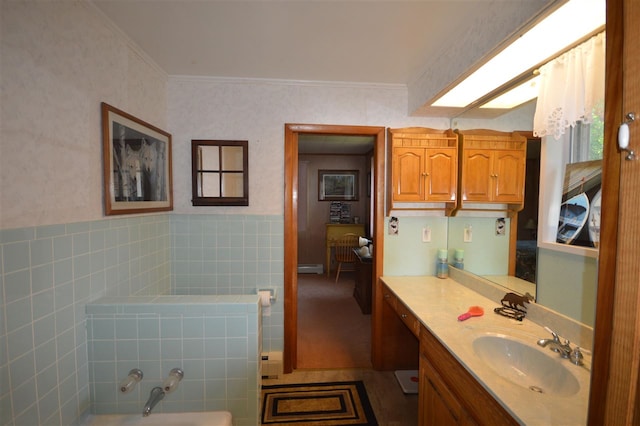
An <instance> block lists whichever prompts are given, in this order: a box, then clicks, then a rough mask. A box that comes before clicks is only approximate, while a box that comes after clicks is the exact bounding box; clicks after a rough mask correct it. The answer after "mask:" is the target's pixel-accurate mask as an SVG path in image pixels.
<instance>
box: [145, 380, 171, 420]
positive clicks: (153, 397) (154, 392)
mask: <svg viewBox="0 0 640 426" xmlns="http://www.w3.org/2000/svg"><path fill="white" fill-rule="evenodd" d="M164 395H165V392H164V391H163V390H162V388H161V387H160V386H156V387H155V388H153V389H151V393H150V394H149V399H148V400H147V403H146V404H144V410H142V417H147V416H149V414H151V410H153V407H155V406H156V404H157V403H158V402H160V401H161V400H162V398H164Z"/></svg>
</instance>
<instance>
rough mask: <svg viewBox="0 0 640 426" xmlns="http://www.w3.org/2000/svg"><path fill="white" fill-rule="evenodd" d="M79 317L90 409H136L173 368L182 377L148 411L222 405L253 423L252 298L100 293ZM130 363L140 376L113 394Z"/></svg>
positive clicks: (255, 345)
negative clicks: (83, 316)
mask: <svg viewBox="0 0 640 426" xmlns="http://www.w3.org/2000/svg"><path fill="white" fill-rule="evenodd" d="M87 315H88V318H87V334H88V336H89V337H88V349H89V381H90V389H91V394H92V395H93V396H94V397H93V398H92V410H91V411H92V412H93V413H96V414H112V413H119V414H128V413H135V414H137V413H141V412H142V407H144V404H145V402H146V401H147V399H148V397H149V393H150V391H151V389H152V388H153V387H155V386H161V385H162V382H163V380H164V379H165V378H166V377H167V376H168V373H169V371H171V369H172V368H181V369H182V370H183V371H184V378H183V379H182V381H181V382H180V384H179V386H178V388H177V389H176V390H175V391H174V392H171V393H170V394H167V395H166V396H165V397H164V399H163V400H162V401H161V402H160V403H159V404H158V405H157V406H156V407H155V408H154V411H153V412H154V413H159V412H162V411H165V412H185V411H218V410H225V411H231V413H232V415H233V418H234V424H235V425H247V426H254V425H256V424H257V423H258V411H259V404H260V401H259V394H260V392H259V385H260V361H259V360H260V329H259V315H260V307H259V304H258V298H257V296H255V295H253V296H249V295H246V296H168V297H167V296H160V297H156V298H151V297H142V298H139V297H134V298H102V299H99V300H98V301H96V302H95V303H92V304H90V305H87ZM132 368H139V369H140V370H142V372H143V379H142V381H141V382H140V383H139V384H138V385H137V386H136V387H135V389H134V390H133V391H132V392H130V393H127V394H123V393H120V392H118V384H119V383H120V382H121V381H122V380H123V379H124V378H126V377H127V374H128V372H129V371H130V370H131V369H132Z"/></svg>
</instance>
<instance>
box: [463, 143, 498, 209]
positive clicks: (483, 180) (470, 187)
mask: <svg viewBox="0 0 640 426" xmlns="http://www.w3.org/2000/svg"><path fill="white" fill-rule="evenodd" d="M462 161H463V163H462V195H461V196H462V200H463V201H484V202H488V201H491V199H492V193H493V187H492V182H491V181H492V179H491V177H490V176H491V151H489V150H486V149H468V150H466V151H464V157H463V160H462Z"/></svg>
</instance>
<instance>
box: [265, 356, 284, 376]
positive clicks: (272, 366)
mask: <svg viewBox="0 0 640 426" xmlns="http://www.w3.org/2000/svg"><path fill="white" fill-rule="evenodd" d="M261 357H262V377H278V376H281V375H282V372H283V364H282V352H263V353H262V354H261Z"/></svg>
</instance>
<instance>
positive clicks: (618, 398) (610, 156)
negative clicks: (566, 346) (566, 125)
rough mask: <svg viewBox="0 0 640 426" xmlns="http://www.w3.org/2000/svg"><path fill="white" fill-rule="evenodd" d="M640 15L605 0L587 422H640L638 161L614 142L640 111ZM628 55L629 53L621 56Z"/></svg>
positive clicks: (634, 131)
mask: <svg viewBox="0 0 640 426" xmlns="http://www.w3.org/2000/svg"><path fill="white" fill-rule="evenodd" d="M639 21H640V7H639V6H638V4H637V3H636V0H607V37H606V73H605V127H604V129H605V137H604V156H603V157H604V160H603V171H602V217H601V223H600V235H601V239H600V255H599V261H598V293H597V306H596V321H595V327H594V354H593V360H592V373H591V388H590V390H591V393H590V396H589V417H588V424H589V425H594V426H595V425H603V424H611V425H613V424H621V425H622V424H625V425H627V424H628V425H632V424H633V425H640V389H639V388H640V366H639V363H638V350H639V348H640V312H639V309H640V290H639V289H638V278H639V277H640V267H639V266H638V259H637V256H638V254H640V250H639V249H638V243H637V233H636V232H637V230H638V228H639V226H640V219H638V216H637V210H636V209H637V203H638V200H639V195H638V192H637V188H638V186H640V163H639V162H638V161H627V160H625V159H624V157H625V156H626V153H621V152H620V150H619V149H618V147H617V145H618V144H617V130H618V126H619V125H620V123H622V122H623V121H624V114H625V113H626V112H629V111H635V112H640V102H639V99H640V93H639V90H640V85H639V83H638V73H637V71H638V67H639V65H638V59H637V57H636V56H633V55H635V52H636V50H637V46H638V41H637V40H638V38H640V30H639V27H638V23H639ZM631 57H633V58H635V59H633V60H631V59H625V58H631ZM631 63H633V65H631ZM638 126H640V123H637V122H636V123H635V124H632V125H630V126H629V131H630V136H631V137H630V140H631V147H632V148H634V149H636V151H637V150H638V141H639V140H640V128H639V127H638ZM634 145H635V146H634ZM622 194H624V196H622ZM620 229H624V231H622V232H620V231H619V230H620ZM634 231H635V232H634Z"/></svg>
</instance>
